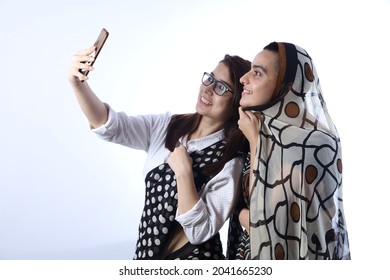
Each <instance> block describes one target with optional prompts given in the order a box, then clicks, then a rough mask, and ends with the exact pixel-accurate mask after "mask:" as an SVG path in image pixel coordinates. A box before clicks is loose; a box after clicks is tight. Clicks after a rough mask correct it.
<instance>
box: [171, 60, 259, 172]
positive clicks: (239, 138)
mask: <svg viewBox="0 0 390 280" xmlns="http://www.w3.org/2000/svg"><path fill="white" fill-rule="evenodd" d="M220 62H221V63H223V64H225V65H226V66H227V68H228V69H229V73H230V78H231V80H232V81H233V87H234V88H233V91H234V96H233V102H232V103H231V116H230V119H228V120H227V121H226V122H225V124H224V133H225V140H226V145H225V149H224V151H223V156H222V158H221V160H220V161H218V162H216V163H214V164H212V165H209V166H208V167H207V168H206V169H205V173H206V174H207V175H215V174H217V173H218V172H219V171H221V170H222V168H223V166H224V165H225V163H226V162H228V161H229V160H231V159H232V158H234V157H235V156H237V155H238V154H243V155H246V153H247V152H248V150H249V144H248V140H247V139H246V138H245V136H244V135H243V134H242V132H241V130H240V129H239V128H238V125H237V121H238V119H239V113H238V107H239V106H240V99H241V93H242V91H243V85H242V84H241V83H240V78H241V77H242V76H243V75H244V74H245V73H246V72H248V71H249V70H250V68H251V62H250V61H248V60H245V59H243V58H241V57H239V56H231V55H228V54H226V55H225V57H224V58H223V59H222V60H221V61H220ZM201 118H202V116H201V115H199V114H198V113H193V114H179V115H174V116H172V118H171V121H170V122H169V125H168V128H167V134H166V138H165V147H166V148H167V149H168V150H170V151H171V152H172V151H173V150H174V149H175V146H176V143H177V141H179V139H180V137H182V136H184V135H191V133H193V132H195V130H196V129H197V128H198V125H199V123H200V120H201Z"/></svg>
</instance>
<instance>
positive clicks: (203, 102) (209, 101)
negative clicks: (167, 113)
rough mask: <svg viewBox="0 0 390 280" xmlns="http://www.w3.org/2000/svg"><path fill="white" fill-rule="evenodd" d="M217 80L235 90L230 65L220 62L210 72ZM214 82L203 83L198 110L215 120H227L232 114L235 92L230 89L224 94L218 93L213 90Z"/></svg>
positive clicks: (197, 105)
mask: <svg viewBox="0 0 390 280" xmlns="http://www.w3.org/2000/svg"><path fill="white" fill-rule="evenodd" d="M210 74H211V75H212V76H213V78H214V82H215V81H220V82H222V83H223V84H224V85H226V86H227V87H228V88H229V90H230V91H231V92H233V89H234V87H233V82H232V80H231V79H230V73H229V69H228V67H227V66H226V65H225V64H223V63H219V64H218V65H217V67H216V68H215V69H214V71H212V72H211V73H210ZM213 87H214V83H211V84H210V85H208V86H205V85H204V84H201V86H200V89H199V96H198V102H197V104H196V112H198V113H199V114H200V115H202V116H204V117H208V118H210V119H213V120H215V121H220V122H222V123H223V122H225V121H226V120H228V119H229V118H230V116H231V114H232V112H231V103H232V102H233V94H232V93H231V92H230V91H227V92H225V93H224V94H223V95H222V96H220V95H217V94H216V93H215V92H214V91H213Z"/></svg>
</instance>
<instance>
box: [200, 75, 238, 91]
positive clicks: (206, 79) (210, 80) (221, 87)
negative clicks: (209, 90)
mask: <svg viewBox="0 0 390 280" xmlns="http://www.w3.org/2000/svg"><path fill="white" fill-rule="evenodd" d="M202 83H203V84H204V85H205V86H209V85H211V84H214V86H213V92H214V93H215V94H218V95H220V96H222V95H224V94H225V93H226V92H227V91H229V92H231V93H233V91H231V90H230V89H229V88H228V86H227V85H225V84H224V83H222V82H221V81H218V80H216V79H215V78H214V76H213V75H211V74H209V73H207V72H204V73H203V77H202Z"/></svg>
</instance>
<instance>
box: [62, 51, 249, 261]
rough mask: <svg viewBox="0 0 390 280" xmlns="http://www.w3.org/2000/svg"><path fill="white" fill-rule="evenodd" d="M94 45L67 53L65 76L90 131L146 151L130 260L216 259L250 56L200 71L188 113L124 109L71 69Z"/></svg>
mask: <svg viewBox="0 0 390 280" xmlns="http://www.w3.org/2000/svg"><path fill="white" fill-rule="evenodd" d="M93 51H94V48H89V49H87V50H83V51H80V52H79V53H77V54H76V55H74V56H73V57H72V64H71V66H70V70H69V81H70V83H71V85H72V87H73V90H74V93H75V95H76V98H77V100H78V102H79V105H80V107H81V109H82V111H83V112H84V114H85V115H86V117H87V119H88V121H89V123H90V125H91V127H92V130H93V131H94V132H95V133H96V134H97V135H99V136H100V137H101V138H103V139H105V140H107V141H110V142H113V143H118V144H122V145H125V146H127V147H130V148H134V149H141V150H144V151H146V152H147V153H148V156H147V159H146V162H145V166H144V177H145V183H146V192H145V193H146V197H145V205H144V209H143V212H142V215H141V221H140V224H139V236H138V241H137V244H136V251H135V255H134V259H224V258H225V256H224V254H223V252H222V244H221V241H220V237H219V233H218V231H219V230H220V229H221V227H222V226H223V224H224V222H225V221H226V220H227V219H228V218H229V216H230V215H231V213H232V211H233V209H234V206H235V202H236V195H237V194H238V192H239V189H238V188H239V187H238V185H239V180H240V177H241V176H240V175H241V171H242V167H243V158H242V155H243V154H245V153H246V152H247V151H248V142H247V140H246V139H245V137H244V136H243V134H242V133H241V131H240V130H239V129H238V125H237V121H238V118H239V115H238V106H239V100H240V97H241V92H242V88H243V87H242V84H241V83H240V82H239V79H240V77H241V76H242V75H244V74H245V73H246V72H247V71H248V70H249V69H250V62H249V61H247V60H244V59H242V58H240V57H238V56H230V55H226V56H225V57H224V58H223V60H221V61H220V62H219V63H218V64H217V66H216V68H215V69H214V70H213V71H212V72H211V73H204V74H203V78H202V83H201V85H200V89H199V93H198V101H197V104H196V112H195V113H191V114H180V115H174V114H171V113H165V114H154V115H142V116H128V115H126V114H124V113H123V112H120V113H119V112H116V111H114V109H113V108H111V107H110V106H109V105H107V104H106V103H103V102H102V101H100V100H99V98H98V97H97V96H96V95H95V94H94V92H93V91H92V90H91V88H90V87H89V86H88V83H87V82H86V81H85V80H86V79H87V77H86V76H84V75H83V74H82V73H81V72H80V71H79V70H80V69H81V70H88V71H92V70H93V68H92V67H91V66H89V65H87V64H86V63H85V62H88V61H92V60H93V58H92V57H91V53H92V52H93Z"/></svg>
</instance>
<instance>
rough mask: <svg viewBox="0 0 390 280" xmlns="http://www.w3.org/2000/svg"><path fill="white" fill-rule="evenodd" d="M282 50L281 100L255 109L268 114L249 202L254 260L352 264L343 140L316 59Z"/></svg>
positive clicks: (278, 96)
mask: <svg viewBox="0 0 390 280" xmlns="http://www.w3.org/2000/svg"><path fill="white" fill-rule="evenodd" d="M278 48H279V60H280V70H279V75H278V82H277V85H276V88H275V98H274V99H273V101H272V102H271V103H270V104H266V105H263V106H257V107H253V108H250V109H251V110H253V111H260V112H261V113H262V114H263V116H264V118H263V120H262V123H261V128H260V130H259V135H260V136H259V141H258V146H257V152H256V155H255V156H256V159H257V160H256V165H255V166H254V167H253V168H254V172H253V174H254V175H253V176H254V178H253V186H252V191H251V194H250V198H249V200H250V258H251V259H295V260H298V259H318V260H323V259H350V252H349V241H348V234H347V228H346V221H345V215H344V208H343V193H342V183H343V180H342V174H343V170H342V154H341V143H340V138H339V135H338V133H337V130H336V127H335V125H334V124H333V121H332V120H331V118H330V116H329V114H328V111H327V108H326V104H325V101H324V98H323V94H322V90H321V87H320V82H319V78H318V75H317V72H316V69H315V67H314V64H313V61H312V59H311V57H310V56H309V54H308V53H307V52H306V51H305V50H304V49H302V48H300V47H299V46H296V45H293V44H290V43H278ZM283 84H284V85H286V84H287V85H288V87H287V88H286V90H280V88H279V87H282V86H283Z"/></svg>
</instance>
